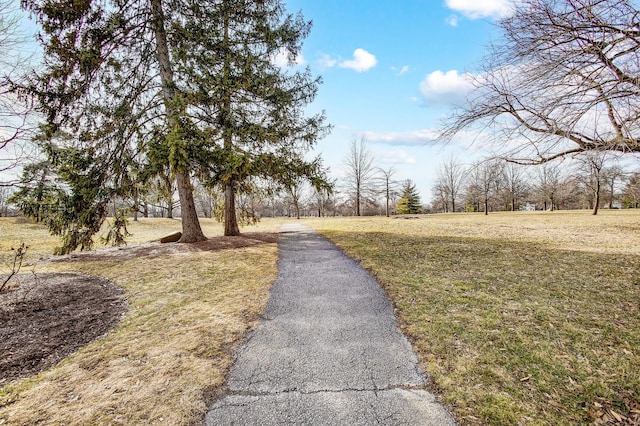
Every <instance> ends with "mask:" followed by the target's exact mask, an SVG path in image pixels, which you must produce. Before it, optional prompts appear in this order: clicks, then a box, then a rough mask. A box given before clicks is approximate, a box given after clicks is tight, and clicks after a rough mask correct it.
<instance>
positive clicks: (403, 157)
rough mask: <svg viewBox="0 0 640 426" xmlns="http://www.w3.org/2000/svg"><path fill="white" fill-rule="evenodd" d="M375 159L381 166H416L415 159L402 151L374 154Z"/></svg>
mask: <svg viewBox="0 0 640 426" xmlns="http://www.w3.org/2000/svg"><path fill="white" fill-rule="evenodd" d="M376 158H377V159H379V160H380V162H381V163H383V164H393V165H396V164H416V159H415V157H413V156H412V155H410V154H409V153H408V152H407V151H405V150H404V149H398V150H394V151H385V152H378V153H376Z"/></svg>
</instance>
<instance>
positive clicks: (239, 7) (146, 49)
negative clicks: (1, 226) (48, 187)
mask: <svg viewBox="0 0 640 426" xmlns="http://www.w3.org/2000/svg"><path fill="white" fill-rule="evenodd" d="M23 4H24V6H25V7H26V8H27V9H28V10H29V11H30V12H31V13H32V14H33V15H34V16H36V17H37V19H38V21H39V23H40V24H41V25H42V28H43V32H42V34H41V37H40V38H41V40H42V43H43V45H44V50H45V69H44V71H43V72H42V73H41V74H39V75H36V76H34V77H33V78H32V80H31V84H30V85H28V86H26V87H24V88H23V90H24V91H25V92H29V93H30V94H34V95H36V96H37V98H38V100H39V107H40V110H41V112H43V113H44V115H45V117H46V122H45V123H44V125H43V126H42V127H41V134H40V137H39V141H40V144H41V146H42V148H43V150H44V152H45V153H46V154H47V155H48V163H49V165H50V173H51V174H52V175H53V176H55V178H54V179H53V181H54V182H57V183H58V184H59V188H57V189H56V191H54V192H55V193H59V194H64V196H62V195H61V196H59V197H58V199H57V200H56V203H57V207H56V208H54V209H51V210H50V211H49V214H50V216H49V217H50V220H49V221H48V224H49V225H50V226H49V229H50V230H51V232H52V233H54V234H58V235H61V236H62V237H63V243H64V246H63V247H62V248H61V250H60V251H61V252H63V253H65V252H69V251H72V250H74V249H75V248H77V247H81V248H88V247H91V245H92V243H93V240H92V238H93V235H94V234H95V233H96V232H97V231H98V230H99V229H100V226H101V225H102V223H103V222H104V220H105V218H106V213H107V208H106V206H107V204H108V203H109V202H110V201H111V200H112V199H114V198H116V197H118V198H131V197H133V196H135V197H137V196H139V194H138V191H137V190H136V183H137V182H139V180H136V179H134V178H132V176H138V175H143V176H144V175H145V174H146V176H148V177H149V178H150V177H151V176H152V175H153V173H163V172H164V173H166V172H165V170H166V167H165V166H166V165H168V166H169V175H170V177H171V179H175V181H176V183H177V189H178V194H179V197H180V207H181V211H182V227H183V236H182V239H181V242H194V241H200V240H203V239H205V238H206V237H205V236H204V234H203V233H202V230H201V228H200V224H199V221H198V217H197V214H196V209H195V203H194V199H193V186H192V183H191V181H192V179H193V177H194V176H196V175H197V176H198V177H199V178H200V179H202V181H203V182H204V183H206V184H209V185H212V186H213V185H219V184H224V186H225V190H226V195H227V214H226V215H225V234H227V235H236V234H237V233H238V226H237V221H236V219H235V206H234V201H235V193H236V191H238V190H239V189H242V185H243V183H244V182H246V181H247V179H248V178H250V177H252V176H260V177H268V178H271V179H275V180H277V179H279V176H280V174H281V173H282V171H283V170H288V169H289V168H290V166H292V164H294V163H295V164H298V163H302V164H304V167H298V168H296V170H298V171H299V172H300V173H301V174H302V175H303V176H305V177H307V178H308V179H311V180H314V181H315V182H317V183H319V184H321V183H322V182H324V180H323V179H322V168H321V167H320V162H319V160H316V161H312V162H305V161H304V160H303V155H304V152H305V151H306V150H307V149H308V148H310V147H311V146H312V144H313V143H315V141H316V139H317V137H318V136H319V135H321V134H322V133H323V132H324V131H325V130H326V126H324V124H323V120H324V117H323V115H318V116H314V117H311V118H305V117H304V115H303V112H302V108H304V106H305V105H306V104H307V103H308V102H310V101H311V100H312V99H313V97H314V95H315V92H316V90H317V85H318V83H319V80H318V79H312V78H311V76H310V74H309V71H308V70H307V71H306V72H292V71H290V72H288V71H283V70H281V69H279V68H277V67H276V66H275V65H274V64H273V62H274V61H273V59H274V58H275V56H276V55H278V54H280V53H283V52H284V53H285V54H287V55H289V57H290V59H293V58H294V57H295V55H296V54H297V53H298V52H299V50H300V42H301V40H302V39H303V38H304V37H305V36H306V35H307V33H308V31H309V26H310V24H308V23H305V22H304V21H303V20H302V17H301V16H296V17H293V16H285V14H284V7H283V5H282V2H281V1H279V0H266V1H259V2H256V1H249V0H222V1H220V0H203V1H199V2H192V1H188V0H148V1H143V0H107V1H105V2H92V1H90V0H81V1H74V2H66V1H62V0H25V1H24V2H23ZM169 11H170V13H169ZM25 188H28V187H27V186H25ZM23 195H24V197H23V198H22V202H21V203H20V204H21V206H22V207H23V208H24V210H25V211H35V210H37V208H36V207H34V206H28V205H27V204H29V203H33V202H34V200H35V199H34V197H31V196H30V195H29V194H28V191H27V193H24V194H23ZM35 202H37V201H35ZM117 223H118V224H120V223H124V222H123V221H118V222H117ZM116 231H117V230H116ZM116 235H117V232H116Z"/></svg>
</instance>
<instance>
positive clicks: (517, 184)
mask: <svg viewBox="0 0 640 426" xmlns="http://www.w3.org/2000/svg"><path fill="white" fill-rule="evenodd" d="M502 179H503V181H504V185H505V188H504V194H505V200H506V202H508V204H509V208H510V209H511V211H516V209H517V208H519V205H518V204H519V202H520V200H521V199H522V197H523V196H524V194H525V193H526V192H527V181H526V179H525V174H524V171H523V169H522V166H519V165H517V164H514V163H507V164H505V166H504V168H503V170H502Z"/></svg>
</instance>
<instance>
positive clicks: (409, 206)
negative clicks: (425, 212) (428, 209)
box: [398, 179, 422, 214]
mask: <svg viewBox="0 0 640 426" xmlns="http://www.w3.org/2000/svg"><path fill="white" fill-rule="evenodd" d="M421 211H422V206H421V205H420V196H419V195H418V191H417V190H416V185H415V184H414V183H413V182H411V180H410V179H407V180H406V181H404V183H403V184H402V197H400V200H399V201H398V214H416V213H420V212H421Z"/></svg>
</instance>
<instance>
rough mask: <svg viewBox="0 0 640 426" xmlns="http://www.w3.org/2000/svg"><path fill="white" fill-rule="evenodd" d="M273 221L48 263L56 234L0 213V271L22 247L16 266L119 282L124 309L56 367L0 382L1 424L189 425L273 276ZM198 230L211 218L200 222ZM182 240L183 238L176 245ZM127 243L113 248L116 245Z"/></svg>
mask: <svg viewBox="0 0 640 426" xmlns="http://www.w3.org/2000/svg"><path fill="white" fill-rule="evenodd" d="M280 223H281V222H279V221H269V220H265V221H263V222H261V223H260V224H259V225H258V226H257V227H248V228H246V229H243V232H247V233H250V232H265V233H267V235H262V236H260V235H258V234H255V235H253V236H252V235H249V236H248V237H245V244H244V245H245V246H244V247H239V248H229V247H228V246H225V245H224V244H222V245H220V246H216V245H215V244H213V245H210V246H208V247H209V248H208V249H206V250H195V251H193V250H191V251H190V250H183V249H181V248H180V249H176V250H175V252H172V253H169V254H164V255H161V256H153V255H143V256H132V257H127V256H123V257H121V258H119V259H117V258H114V259H109V258H100V257H97V258H96V259H97V260H91V259H90V258H88V259H85V260H83V261H77V259H76V260H75V261H74V260H73V259H72V258H68V259H67V260H66V261H61V262H50V261H48V259H47V258H48V255H49V254H50V253H51V252H52V250H53V247H54V246H55V245H56V244H58V241H57V240H56V239H55V238H52V237H50V236H49V235H48V234H47V232H46V231H45V230H44V229H43V228H42V227H40V226H38V225H34V224H32V223H30V222H29V221H26V220H21V219H13V218H0V236H1V238H0V268H2V269H0V272H8V267H7V266H5V264H6V262H7V261H8V260H9V259H10V258H11V252H10V248H11V247H16V246H17V245H19V244H20V242H21V241H25V243H26V244H27V245H28V246H29V247H30V248H29V251H28V254H27V257H26V261H25V264H26V265H25V267H24V269H23V270H24V271H30V270H31V269H35V271H36V273H38V272H42V273H44V272H81V273H87V274H92V275H97V276H101V277H107V278H109V279H111V280H113V281H114V282H115V283H116V284H117V285H119V286H121V287H123V288H124V289H125V297H126V299H127V301H128V304H129V311H128V313H127V314H126V316H125V317H124V319H123V321H122V322H121V323H120V325H119V326H117V327H116V328H115V329H114V330H113V331H111V332H110V333H108V334H107V335H106V336H105V337H103V338H101V339H99V340H97V341H95V342H93V343H91V344H89V345H88V346H86V347H84V348H83V349H81V350H79V351H78V352H76V353H75V354H73V355H71V356H70V357H68V358H66V359H65V360H64V361H62V362H60V363H59V364H58V365H56V366H55V367H53V368H51V369H49V370H47V371H45V372H43V373H41V374H38V375H36V376H33V377H31V378H27V379H22V380H17V381H13V382H9V383H0V424H12V425H13V424H19V425H32V424H64V425H88V424H158V423H164V424H171V425H180V424H193V423H197V422H199V421H201V420H202V418H203V416H204V414H205V412H206V409H207V403H208V401H209V399H210V398H211V397H212V395H213V394H214V393H215V392H216V391H217V390H219V387H220V386H221V385H222V384H223V383H224V380H225V377H226V374H227V372H228V370H229V368H230V366H231V363H232V354H233V350H234V349H235V347H236V346H237V345H238V344H239V343H240V342H241V341H242V338H243V337H244V336H245V335H246V332H247V331H248V330H249V329H251V328H252V327H254V326H255V325H256V324H257V321H256V319H257V316H258V315H259V314H260V313H261V312H262V311H263V310H264V307H265V304H266V301H267V299H268V291H269V288H270V287H271V284H272V283H273V281H274V280H275V278H276V272H277V271H276V261H277V257H278V254H277V244H276V237H275V235H273V234H272V235H271V236H270V237H269V235H268V233H270V232H273V231H275V230H277V229H278V228H279V226H280ZM202 224H203V228H204V231H205V234H206V235H207V236H209V237H212V236H215V235H219V234H220V233H221V231H222V225H220V224H218V223H216V222H214V221H210V220H203V221H202ZM179 229H180V223H179V221H177V220H168V219H147V220H141V221H139V222H137V223H134V222H131V224H130V227H129V231H130V232H132V233H133V236H132V238H131V241H133V242H134V243H135V242H145V241H150V240H155V239H158V238H159V237H160V236H162V235H164V234H167V233H170V232H173V231H176V230H179ZM176 246H186V245H176ZM124 252H126V250H123V253H124Z"/></svg>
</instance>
